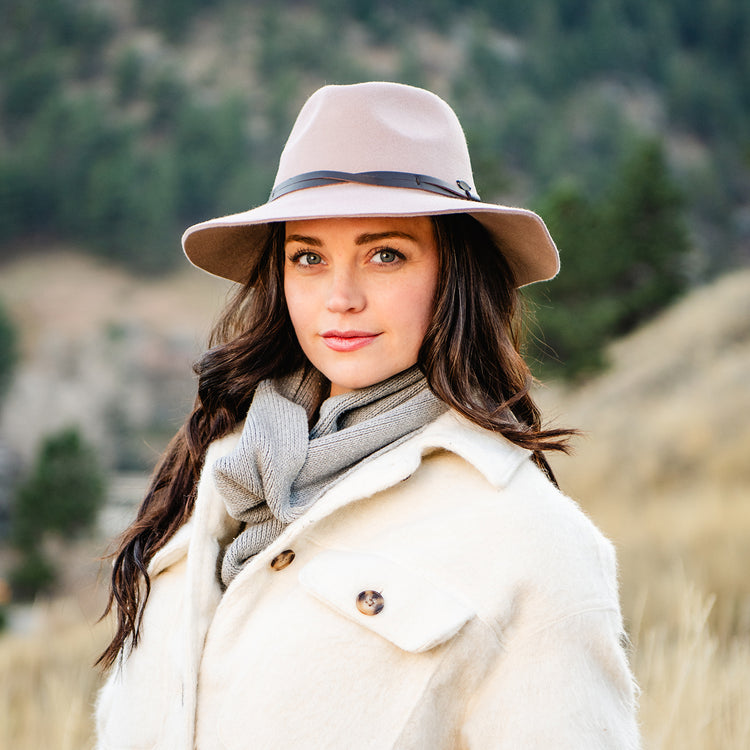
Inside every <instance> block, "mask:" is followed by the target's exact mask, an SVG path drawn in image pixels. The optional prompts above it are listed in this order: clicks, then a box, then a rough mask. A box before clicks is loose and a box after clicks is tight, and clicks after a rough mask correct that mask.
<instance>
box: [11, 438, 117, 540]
mask: <svg viewBox="0 0 750 750" xmlns="http://www.w3.org/2000/svg"><path fill="white" fill-rule="evenodd" d="M104 486H105V485H104V477H103V474H102V471H101V469H100V467H99V463H98V461H97V458H96V456H95V454H94V451H93V449H92V448H91V446H90V445H88V444H87V443H86V442H85V441H84V440H83V438H82V437H81V434H80V432H79V431H78V429H77V428H74V427H69V428H66V429H63V430H61V431H59V432H56V433H54V434H52V435H49V436H47V437H46V438H44V440H43V441H42V444H41V446H40V448H39V452H38V454H37V457H36V460H35V462H34V465H33V466H32V468H31V471H30V473H29V475H28V476H27V477H26V479H25V480H24V481H23V482H22V483H21V485H20V487H19V488H18V491H17V493H16V501H15V505H14V509H13V510H14V513H13V516H12V525H13V529H12V536H13V538H14V539H15V540H16V541H17V542H18V543H21V544H28V543H29V541H30V540H33V538H34V537H36V536H38V535H39V534H40V533H41V532H44V531H51V532H56V533H59V534H61V535H64V536H68V537H71V536H76V535H79V534H81V533H82V532H84V531H87V530H88V529H90V528H91V527H92V526H93V524H94V522H95V521H96V517H97V514H98V512H99V509H100V508H101V506H102V505H103V503H104V499H105V493H104Z"/></svg>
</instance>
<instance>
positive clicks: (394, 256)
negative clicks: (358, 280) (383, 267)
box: [373, 250, 401, 263]
mask: <svg viewBox="0 0 750 750" xmlns="http://www.w3.org/2000/svg"><path fill="white" fill-rule="evenodd" d="M400 257H401V256H400V255H399V253H397V252H396V251H395V250H378V251H377V252H376V253H375V255H374V256H373V260H374V261H375V262H376V263H395V262H396V261H397V260H399V258H400Z"/></svg>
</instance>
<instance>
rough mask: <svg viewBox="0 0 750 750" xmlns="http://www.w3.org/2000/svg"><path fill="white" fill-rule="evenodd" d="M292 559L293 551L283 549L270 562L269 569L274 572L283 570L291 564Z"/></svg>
mask: <svg viewBox="0 0 750 750" xmlns="http://www.w3.org/2000/svg"><path fill="white" fill-rule="evenodd" d="M294 557H295V555H294V551H293V550H290V549H285V550H284V551H283V552H279V554H278V555H276V557H274V558H273V560H271V567H272V568H273V569H274V570H284V568H286V567H287V566H288V565H291V564H292V560H294Z"/></svg>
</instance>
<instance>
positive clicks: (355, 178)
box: [269, 170, 481, 201]
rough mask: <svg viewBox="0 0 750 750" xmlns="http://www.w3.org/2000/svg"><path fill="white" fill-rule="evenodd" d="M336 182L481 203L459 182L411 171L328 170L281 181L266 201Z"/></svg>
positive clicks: (465, 184) (467, 186)
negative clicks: (446, 196) (355, 183)
mask: <svg viewBox="0 0 750 750" xmlns="http://www.w3.org/2000/svg"><path fill="white" fill-rule="evenodd" d="M339 182H359V183H361V184H363V185H377V186H379V187H403V188H412V189H416V190H426V191H427V192H428V193H438V194H439V195H449V196H450V197H452V198H463V199H464V200H470V201H479V200H481V199H480V197H479V196H478V195H477V194H476V193H475V192H474V191H473V190H472V189H471V187H470V186H469V185H468V184H467V183H466V182H464V181H463V180H456V182H455V183H450V182H445V181H444V180H440V179H438V178H437V177H430V176H429V175H424V174H413V173H411V172H333V171H329V170H322V171H318V172H305V173H304V174H300V175H297V176H296V177H291V178H290V179H288V180H284V182H282V183H280V184H278V185H277V186H276V187H275V188H274V189H273V190H272V191H271V196H270V198H269V200H276V198H279V197H281V196H282V195H286V194H287V193H292V192H294V191H295V190H302V189H303V188H310V187H320V186H321V185H335V184H336V183H339Z"/></svg>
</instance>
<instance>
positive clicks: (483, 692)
mask: <svg viewBox="0 0 750 750" xmlns="http://www.w3.org/2000/svg"><path fill="white" fill-rule="evenodd" d="M183 246H184V249H185V252H186V254H187V256H188V258H189V259H190V260H191V261H192V262H193V263H194V264H196V265H197V266H199V267H200V268H203V269H205V270H207V271H209V272H211V273H214V274H217V275H220V276H224V277H226V278H228V279H232V280H234V281H237V282H239V283H240V284H242V287H241V289H240V291H239V292H238V296H237V297H236V299H235V301H234V303H233V304H232V305H231V306H230V307H229V309H228V310H227V311H226V313H225V315H224V317H223V319H222V321H221V323H220V324H219V326H218V327H217V329H216V331H215V332H214V336H213V340H212V344H213V348H212V349H211V350H210V351H209V352H208V353H207V354H206V355H205V356H204V357H203V359H202V360H201V362H200V364H199V365H198V368H197V370H198V374H199V387H198V398H197V401H196V406H195V409H194V411H193V413H192V414H191V416H190V417H189V418H188V420H187V422H186V423H185V426H184V427H183V429H182V430H181V431H180V432H179V433H178V434H177V436H176V437H175V438H174V440H173V441H172V443H171V445H170V447H169V448H168V450H167V453H166V455H165V457H164V459H163V460H162V463H161V465H160V466H159V467H158V469H157V471H156V474H155V478H154V480H153V483H152V486H151V488H150V490H149V492H148V495H147V497H146V499H145V501H144V503H143V505H142V507H141V510H140V512H139V514H138V518H137V520H136V521H135V522H134V524H133V525H132V526H131V527H130V529H128V530H127V531H126V532H125V534H124V537H123V539H122V542H121V546H120V549H119V552H118V553H117V555H116V558H115V563H114V571H113V577H112V594H111V598H110V607H111V608H114V609H115V611H116V614H117V621H118V631H117V633H116V635H115V637H114V640H113V641H112V643H111V644H110V646H109V648H108V649H107V651H106V652H105V654H104V655H103V661H104V663H105V664H107V665H109V666H112V665H114V668H113V670H112V674H111V676H110V678H109V680H108V682H107V684H106V685H105V687H104V688H103V690H102V693H101V695H100V698H99V704H98V732H99V747H100V748H102V749H103V748H180V749H184V748H192V747H196V748H200V749H201V750H205V749H207V748H230V749H232V750H235V749H237V750H239V749H240V748H264V749H268V748H347V749H348V748H424V749H425V750H426V749H427V748H429V749H430V750H434V749H435V748H508V750H510V749H511V748H512V749H513V750H518V749H519V748H551V747H555V748H571V749H572V748H576V750H581V748H636V747H638V744H639V741H638V732H637V728H636V724H635V718H634V696H633V693H634V691H633V684H632V679H631V676H630V672H629V669H628V666H627V662H626V660H625V657H624V654H623V652H622V649H621V646H620V641H621V632H622V623H621V618H620V612H619V605H618V600H617V585H616V575H615V561H614V555H613V551H612V548H611V546H610V544H609V543H608V542H607V541H606V540H605V539H604V538H603V537H602V536H601V535H600V533H599V532H598V531H597V530H596V529H595V528H594V527H593V526H592V524H591V523H590V522H589V521H588V520H587V519H586V517H585V516H584V515H583V514H582V513H581V511H580V510H579V509H578V507H577V506H576V505H575V504H574V503H573V502H572V501H571V500H569V499H568V498H566V497H565V496H563V495H562V494H561V493H560V492H559V491H558V490H557V489H556V487H555V485H554V479H553V478H552V475H551V472H550V470H549V467H548V464H547V462H546V460H545V459H544V452H545V451H547V450H564V449H565V440H566V437H567V436H568V435H569V432H568V431H565V430H543V429H542V428H541V426H540V417H539V412H538V410H537V408H536V406H535V404H534V402H533V401H532V398H531V395H530V393H529V385H530V382H531V377H530V374H529V370H528V368H527V366H526V364H525V363H524V361H523V359H522V358H521V356H520V355H519V352H518V340H517V325H518V323H517V317H516V308H517V304H518V302H517V291H516V288H517V287H518V286H521V285H523V284H528V283H531V282H534V281H539V280H544V279H548V278H551V277H552V276H554V275H555V273H556V272H557V268H558V256H557V250H556V249H555V246H554V244H553V242H552V240H551V239H550V237H549V234H548V233H547V230H546V228H545V226H544V224H543V222H542V221H541V219H540V218H539V217H538V216H536V215H535V214H533V213H531V212H529V211H525V210H522V209H515V208H507V207H503V206H496V205H493V204H487V203H482V202H481V201H480V200H479V197H478V196H477V195H476V193H475V191H474V189H473V180H472V173H471V164H470V161H469V155H468V151H467V149H466V142H465V139H464V136H463V132H462V130H461V127H460V124H459V123H458V120H457V119H456V116H455V114H454V113H453V111H452V110H451V109H450V107H449V106H448V105H447V104H445V102H443V101H442V100H441V99H439V98H438V97H436V96H435V95H433V94H431V93H429V92H427V91H423V90H421V89H416V88H412V87H409V86H403V85H399V84H393V83H366V84H357V85H353V86H326V87H324V88H322V89H321V90H319V91H318V92H316V93H315V94H314V95H313V96H312V97H311V98H310V99H309V100H308V102H307V103H306V104H305V105H304V107H303V109H302V111H301V112H300V115H299V117H298V119H297V122H296V123H295V125H294V128H293V130H292V133H291V135H290V137H289V140H288V142H287V144H286V146H285V149H284V152H283V153H282V156H281V160H280V165H279V172H278V175H277V179H276V183H275V186H274V189H273V192H272V193H271V199H270V200H269V202H268V203H266V204H265V205H263V206H260V207H258V208H255V209H253V210H250V211H247V212H245V213H242V214H238V215H235V216H229V217H224V218H220V219H215V220H212V221H208V222H204V223H202V224H198V225H196V226H194V227H191V228H190V229H188V230H187V232H186V233H185V235H184V237H183Z"/></svg>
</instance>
